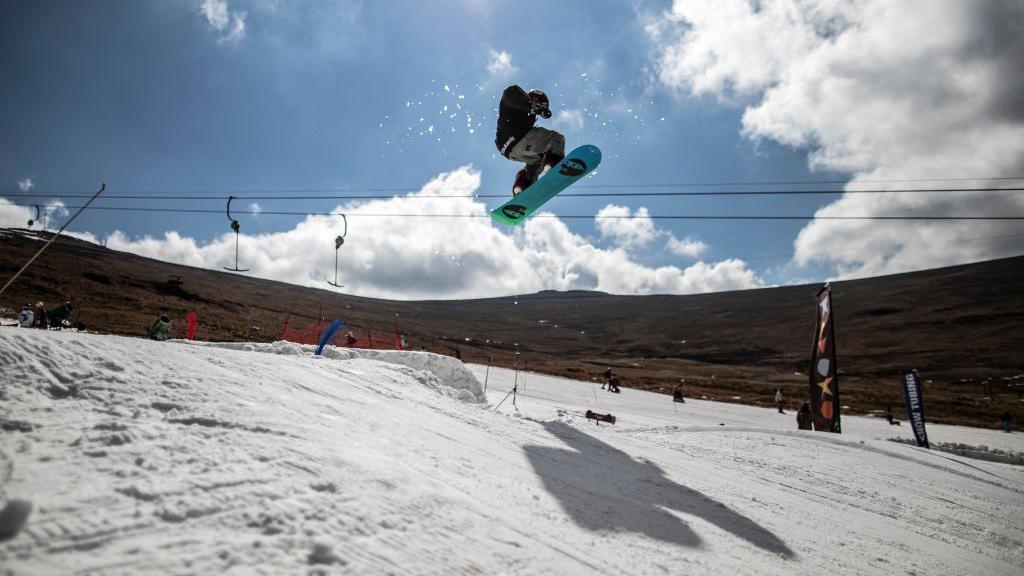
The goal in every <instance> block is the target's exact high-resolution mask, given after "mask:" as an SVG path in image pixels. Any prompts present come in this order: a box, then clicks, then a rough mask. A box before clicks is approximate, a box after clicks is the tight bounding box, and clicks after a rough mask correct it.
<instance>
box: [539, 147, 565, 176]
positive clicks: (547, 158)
mask: <svg viewBox="0 0 1024 576" xmlns="http://www.w3.org/2000/svg"><path fill="white" fill-rule="evenodd" d="M563 158H565V154H559V153H558V152H554V151H552V150H548V151H547V152H545V153H544V162H543V166H544V168H543V169H542V170H541V172H540V173H541V174H547V171H548V170H551V168H552V167H554V166H555V165H556V164H558V163H559V162H561V161H562V159H563Z"/></svg>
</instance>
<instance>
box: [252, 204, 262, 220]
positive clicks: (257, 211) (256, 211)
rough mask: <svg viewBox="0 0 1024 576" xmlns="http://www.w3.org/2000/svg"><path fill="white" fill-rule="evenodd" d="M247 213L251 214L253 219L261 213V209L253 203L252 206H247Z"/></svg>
mask: <svg viewBox="0 0 1024 576" xmlns="http://www.w3.org/2000/svg"><path fill="white" fill-rule="evenodd" d="M249 211H250V212H252V215H253V217H254V218H255V217H258V216H259V215H260V214H262V213H263V208H262V207H261V206H260V205H259V203H258V202H253V203H252V204H249Z"/></svg>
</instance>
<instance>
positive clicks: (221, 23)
mask: <svg viewBox="0 0 1024 576" xmlns="http://www.w3.org/2000/svg"><path fill="white" fill-rule="evenodd" d="M199 10H200V12H201V13H202V15H203V17H205V18H206V23H207V24H209V25H210V27H211V28H213V30H215V31H216V32H218V33H219V34H220V35H221V36H220V41H221V42H239V41H241V40H242V38H245V17H246V12H245V11H238V10H236V11H231V10H229V9H228V3H227V0H203V3H202V5H201V6H200V7H199Z"/></svg>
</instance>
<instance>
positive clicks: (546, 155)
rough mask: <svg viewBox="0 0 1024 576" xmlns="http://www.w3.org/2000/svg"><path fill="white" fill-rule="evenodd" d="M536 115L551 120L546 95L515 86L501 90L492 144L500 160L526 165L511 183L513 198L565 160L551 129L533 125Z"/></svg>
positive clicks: (562, 147)
mask: <svg viewBox="0 0 1024 576" xmlns="http://www.w3.org/2000/svg"><path fill="white" fill-rule="evenodd" d="M538 115H540V116H543V117H544V118H551V108H550V106H549V104H548V97H547V95H546V94H544V93H543V92H541V91H540V90H530V91H529V92H526V91H525V90H523V89H522V88H520V87H519V86H509V87H508V88H505V91H504V92H503V93H502V95H501V102H500V103H499V104H498V127H497V130H496V135H495V138H494V143H495V145H496V146H497V147H498V151H499V152H501V154H502V155H503V156H504V157H506V158H508V159H509V160H515V161H516V162H525V163H526V167H524V168H523V169H522V170H520V171H519V172H518V173H517V174H516V180H515V183H513V184H512V195H513V196H518V195H519V193H520V192H522V191H523V190H526V189H527V188H529V187H530V185H531V184H533V183H534V182H536V181H537V178H539V177H540V176H541V175H542V174H544V172H546V171H547V170H549V169H550V168H551V167H552V166H554V165H556V164H558V163H559V162H561V161H562V158H565V137H564V136H562V135H561V134H559V133H558V132H555V131H554V130H548V129H547V128H541V127H539V126H534V124H535V123H536V122H537V116H538Z"/></svg>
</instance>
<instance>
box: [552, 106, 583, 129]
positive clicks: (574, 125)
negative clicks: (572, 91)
mask: <svg viewBox="0 0 1024 576" xmlns="http://www.w3.org/2000/svg"><path fill="white" fill-rule="evenodd" d="M583 125H584V122H583V111H582V110H559V111H558V113H557V114H555V126H556V127H558V128H561V129H562V130H575V131H577V132H578V131H580V130H583Z"/></svg>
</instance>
